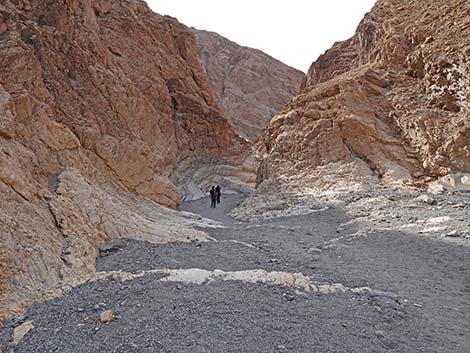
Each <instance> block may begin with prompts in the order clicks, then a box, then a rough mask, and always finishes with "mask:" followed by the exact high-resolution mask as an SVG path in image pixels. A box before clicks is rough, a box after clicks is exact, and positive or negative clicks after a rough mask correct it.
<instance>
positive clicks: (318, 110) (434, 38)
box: [258, 0, 470, 189]
mask: <svg viewBox="0 0 470 353" xmlns="http://www.w3.org/2000/svg"><path fill="white" fill-rule="evenodd" d="M468 38H470V6H469V3H468V1H466V0H451V1H447V2H442V1H435V0H423V1H404V0H379V1H378V2H377V3H376V5H375V6H374V8H373V9H372V11H371V12H370V13H368V14H367V15H366V16H365V18H364V19H363V21H362V22H361V23H360V25H359V27H358V28H357V32H356V34H355V35H354V36H353V37H352V38H351V39H349V40H346V41H344V42H340V43H336V44H334V46H333V47H332V48H331V49H330V50H328V51H327V52H326V53H325V54H323V55H321V56H320V57H319V58H318V60H317V61H316V62H314V63H313V65H312V66H311V68H310V70H309V72H308V75H307V78H306V80H305V81H304V83H303V84H302V90H301V93H300V94H299V95H298V96H297V97H296V98H295V99H294V100H293V102H292V103H291V104H290V105H289V107H288V108H287V109H285V110H284V111H283V112H282V113H281V114H280V115H278V116H277V117H276V118H274V119H273V121H272V122H271V124H270V125H269V127H268V128H266V130H265V131H264V134H263V136H262V138H260V140H259V147H260V148H261V149H262V150H263V152H264V154H265V159H264V161H263V162H262V164H261V167H260V168H259V173H258V183H261V182H262V181H263V180H265V179H268V178H273V179H284V180H288V181H289V182H294V183H297V185H303V186H308V187H317V188H322V189H324V188H329V187H338V186H346V185H347V184H350V185H357V184H358V183H360V182H365V183H370V182H373V183H375V182H378V181H383V182H387V183H388V182H392V183H394V182H396V181H398V182H400V183H403V182H404V183H411V184H418V185H419V184H423V183H426V182H428V181H430V180H431V179H432V178H436V177H439V176H444V175H448V174H453V173H454V174H456V175H458V174H459V173H461V172H462V173H464V172H470V118H469V113H470V103H469V102H470V100H469V99H470V90H469V87H470V61H469V58H470V55H469V54H470V42H469V40H468ZM454 180H455V179H454ZM343 182H345V183H343ZM457 182H458V180H457Z"/></svg>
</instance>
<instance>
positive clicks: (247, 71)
mask: <svg viewBox="0 0 470 353" xmlns="http://www.w3.org/2000/svg"><path fill="white" fill-rule="evenodd" d="M194 33H195V34H196V41H197V46H198V53H199V57H200V59H201V62H202V65H203V68H204V70H205V72H206V75H207V79H208V81H209V85H210V87H211V89H212V92H213V94H214V98H215V100H216V102H217V104H218V105H219V106H220V107H221V108H222V109H223V111H224V112H225V115H226V117H227V118H228V120H229V121H230V123H231V124H232V126H233V127H234V128H235V130H236V131H237V132H238V133H239V134H240V135H241V136H244V137H245V138H247V139H249V140H254V139H255V138H256V137H258V135H259V134H260V133H261V132H262V130H263V128H264V127H265V126H266V125H267V124H268V122H269V121H270V120H271V119H272V118H273V116H274V115H275V113H276V112H278V111H279V110H281V109H283V108H284V106H285V105H286V104H288V103H289V102H290V101H291V99H292V98H293V97H294V96H295V95H296V94H297V93H298V92H299V89H300V84H301V83H302V80H303V79H304V77H305V74H304V73H303V72H300V71H299V70H296V69H294V68H291V67H289V66H287V65H285V64H283V63H281V62H280V61H278V60H276V59H273V58H272V57H270V56H269V55H267V54H265V53H263V52H261V51H259V50H256V49H251V48H247V47H242V46H240V45H238V44H236V43H234V42H232V41H230V40H228V39H226V38H224V37H222V36H220V35H219V34H217V33H213V32H207V31H201V30H194Z"/></svg>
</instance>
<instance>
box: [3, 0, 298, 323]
mask: <svg viewBox="0 0 470 353" xmlns="http://www.w3.org/2000/svg"><path fill="white" fill-rule="evenodd" d="M0 58H1V60H0V114H1V119H0V189H1V202H2V209H1V211H0V215H1V216H0V220H1V221H0V229H1V235H2V237H1V239H0V248H1V249H2V251H1V255H0V257H1V261H0V273H1V275H0V289H1V290H0V293H1V294H0V303H1V305H0V306H1V308H2V309H1V313H0V315H1V316H4V315H6V313H8V312H10V313H11V312H17V311H18V310H20V308H21V307H22V304H21V303H23V304H24V303H27V302H28V301H29V300H30V299H32V298H37V297H41V296H42V295H44V293H46V292H48V291H49V290H50V289H51V288H53V287H54V286H55V285H57V284H58V283H60V282H67V281H71V280H72V279H73V278H77V277H80V276H82V275H84V274H87V273H90V272H92V271H94V258H95V257H96V254H97V245H98V244H99V243H100V242H102V241H103V240H107V239H108V240H109V239H111V238H113V237H137V238H145V239H147V240H150V241H154V242H167V241H176V240H182V241H189V240H190V239H192V238H193V237H197V236H201V232H198V231H196V230H194V229H193V227H192V226H191V225H192V224H198V221H197V220H196V218H194V219H191V217H190V218H189V219H188V218H187V217H184V216H180V215H179V214H177V213H175V212H172V211H170V210H167V209H165V208H164V207H160V206H158V205H157V204H152V201H153V202H156V203H158V204H159V205H162V206H165V207H169V208H176V207H177V206H178V205H179V204H180V202H181V201H182V200H183V198H194V197H201V196H203V195H204V194H205V192H206V190H207V188H208V187H209V185H210V184H213V183H220V184H221V185H223V186H224V187H226V188H231V189H234V190H240V191H245V192H248V191H250V190H252V189H253V186H254V182H255V172H256V164H255V163H256V161H255V155H254V151H253V147H252V146H251V144H250V143H249V142H247V141H246V139H245V138H242V137H240V136H239V134H238V132H237V131H235V130H234V129H233V128H232V126H231V125H230V122H229V121H228V120H227V118H226V115H225V113H224V111H223V110H222V109H221V108H223V107H222V106H219V105H218V104H217V102H216V100H215V99H214V94H213V91H212V89H211V86H210V85H209V81H208V77H206V73H205V71H204V69H203V67H202V66H201V62H200V58H199V56H198V51H197V44H196V39H195V35H194V34H193V32H192V30H191V29H189V28H187V27H186V26H184V25H182V24H180V23H179V22H178V21H177V20H176V19H173V18H170V17H167V16H160V15H158V14H156V13H154V12H152V11H151V10H150V9H149V8H148V6H147V4H146V3H145V2H143V1H134V0H130V1H117V0H114V1H110V0H99V1H87V0H74V1H66V2H54V3H50V2H49V1H46V0H44V1H34V2H30V1H28V0H20V1H4V2H2V4H0ZM288 74H289V73H288ZM295 77H296V79H297V81H298V82H299V83H300V80H299V73H298V72H295ZM253 82H254V83H256V82H255V81H253ZM262 84H264V82H258V85H259V86H261V85H262ZM291 88H292V87H290V86H289V89H291ZM292 94H293V93H292ZM283 98H285V97H283ZM247 119H248V118H247ZM264 119H268V117H267V116H264ZM199 223H200V222H199ZM25 259H26V260H25Z"/></svg>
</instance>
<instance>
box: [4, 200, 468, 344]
mask: <svg viewBox="0 0 470 353" xmlns="http://www.w3.org/2000/svg"><path fill="white" fill-rule="evenodd" d="M241 201H242V198H241V196H225V197H224V198H223V200H222V204H221V205H220V207H219V208H217V209H215V210H213V209H210V208H209V203H208V201H207V200H198V201H193V202H191V203H188V204H185V205H183V207H182V209H183V210H186V211H191V212H195V213H198V214H200V215H201V216H204V217H209V218H212V219H214V220H217V221H219V222H221V223H222V224H223V225H224V227H223V228H212V229H204V230H205V231H206V232H208V233H209V235H210V236H211V237H212V238H213V240H212V241H209V242H192V243H184V244H183V243H172V244H158V245H157V244H149V243H146V242H140V241H135V240H123V241H120V242H117V243H116V244H114V246H110V248H109V249H108V251H107V252H105V253H102V256H101V257H99V258H98V259H97V270H98V271H123V272H125V273H121V276H120V277H116V276H111V273H109V277H108V278H107V279H103V280H101V281H99V282H94V283H88V284H85V285H82V286H79V287H76V288H73V289H71V290H70V291H69V292H68V293H67V294H66V295H64V296H63V297H62V298H59V299H56V300H53V301H49V302H46V303H43V304H37V305H34V306H32V307H31V308H30V309H29V310H28V311H27V313H26V314H25V315H24V316H23V317H20V318H17V319H16V320H10V321H8V322H6V325H5V327H4V328H3V329H2V330H1V331H0V344H2V345H3V346H4V347H3V352H4V353H5V352H10V351H11V352H27V353H34V352H38V353H39V352H41V353H43V352H62V353H63V352H318V353H320V352H358V353H359V352H360V353H364V352H365V353H367V352H371V353H372V352H374V353H378V352H400V353H407V352H410V353H417V352H423V353H424V352H426V353H432V352H435V353H438V352H439V353H468V352H469V351H470V336H469V334H468V332H470V301H469V300H468V298H469V295H470V257H469V256H468V247H466V246H463V245H461V244H458V243H448V242H443V241H439V240H436V239H432V238H429V237H425V236H422V235H416V234H409V233H401V232H396V231H388V232H380V231H376V232H374V231H372V232H369V233H368V234H367V236H351V235H352V234H355V233H356V234H357V231H358V229H357V228H356V227H357V225H354V223H350V225H346V226H345V224H347V223H348V221H349V218H348V217H347V216H346V215H345V214H343V213H342V212H341V211H340V210H338V209H334V208H331V207H330V208H325V209H322V210H321V211H319V212H315V213H311V214H309V215H304V216H291V217H287V218H278V219H273V220H269V221H263V222H261V221H260V222H251V223H248V222H238V221H234V220H233V219H231V218H230V217H228V216H227V215H226V213H227V211H228V210H230V209H231V208H232V207H233V206H235V205H237V204H238V203H240V202H241ZM126 276H127V277H126ZM123 277H124V278H127V279H126V280H123V279H122V278H123ZM106 309H112V310H113V311H114V313H115V314H116V319H115V320H114V321H112V322H110V323H109V324H102V323H100V321H99V316H100V313H101V312H102V311H103V310H106ZM27 321H32V325H33V326H34V327H33V328H32V329H31V330H30V331H29V332H28V333H27V334H26V335H25V337H24V338H23V340H21V342H20V343H19V344H18V345H12V344H11V339H12V335H13V330H14V328H15V327H18V326H19V325H20V324H21V323H22V322H27Z"/></svg>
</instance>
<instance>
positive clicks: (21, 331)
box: [12, 320, 34, 345]
mask: <svg viewBox="0 0 470 353" xmlns="http://www.w3.org/2000/svg"><path fill="white" fill-rule="evenodd" d="M33 328H34V325H33V321H31V320H30V321H26V322H25V323H23V324H21V325H20V326H18V327H16V328H15V329H14V330H13V341H12V344H14V345H17V344H18V343H20V342H21V340H22V339H23V338H24V336H26V335H27V334H28V332H29V331H31V330H32V329H33Z"/></svg>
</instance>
